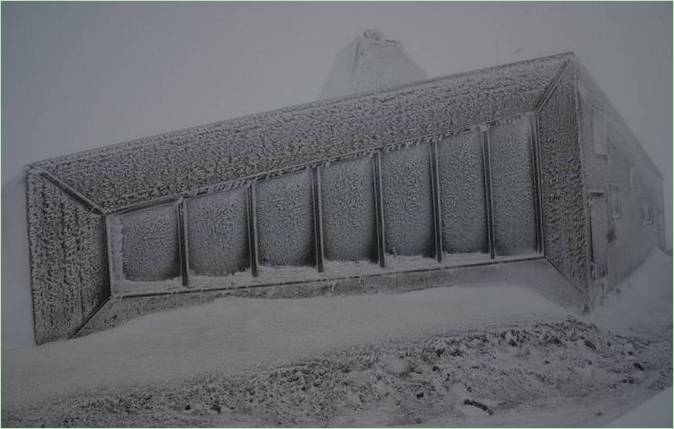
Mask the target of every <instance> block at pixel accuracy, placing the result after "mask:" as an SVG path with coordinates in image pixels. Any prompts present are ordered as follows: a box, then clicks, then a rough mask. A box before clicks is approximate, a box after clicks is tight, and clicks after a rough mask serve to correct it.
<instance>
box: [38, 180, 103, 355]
mask: <svg viewBox="0 0 674 429" xmlns="http://www.w3.org/2000/svg"><path fill="white" fill-rule="evenodd" d="M26 180H27V194H28V201H27V209H28V241H29V247H30V260H31V290H32V296H33V309H34V317H33V320H34V325H35V341H36V342H37V343H38V344H39V343H43V342H45V341H50V340H53V339H56V338H60V337H62V336H63V335H69V334H73V333H75V331H76V330H77V329H78V328H79V327H80V325H81V324H82V323H84V322H85V320H86V319H87V318H88V316H89V315H90V314H91V313H92V312H93V311H94V310H95V309H96V308H97V307H98V306H99V305H100V304H101V303H103V301H104V300H105V299H106V298H107V296H108V295H109V294H110V292H109V282H108V274H107V261H106V250H105V223H104V220H103V217H102V216H99V215H96V214H94V213H91V212H90V211H89V210H87V209H86V208H85V207H83V206H82V205H80V204H79V203H77V202H75V201H74V200H73V199H72V198H70V197H69V196H68V195H67V194H66V193H64V192H63V191H62V190H61V189H59V188H58V187H57V186H55V185H54V184H53V183H52V182H50V181H49V180H47V179H45V178H43V177H41V176H38V175H35V174H32V173H29V174H28V175H27V178H26Z"/></svg>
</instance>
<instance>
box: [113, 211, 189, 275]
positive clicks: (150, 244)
mask: <svg viewBox="0 0 674 429" xmlns="http://www.w3.org/2000/svg"><path fill="white" fill-rule="evenodd" d="M121 222H122V264H123V273H124V277H125V278H126V279H127V280H132V281H137V280H140V281H143V280H145V281H157V280H169V279H172V278H174V277H177V276H178V275H180V266H179V256H178V227H177V216H176V207H175V205H174V204H165V205H162V206H158V207H153V208H149V209H144V210H139V211H136V212H131V213H127V214H125V215H123V216H122V217H121Z"/></svg>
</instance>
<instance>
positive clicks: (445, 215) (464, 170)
mask: <svg viewBox="0 0 674 429" xmlns="http://www.w3.org/2000/svg"><path fill="white" fill-rule="evenodd" d="M438 175H439V179H440V208H441V213H442V244H443V247H444V251H445V252H448V253H476V252H479V253H486V252H488V243H487V216H486V208H485V191H484V169H483V161H482V138H481V133H480V132H479V131H474V132H470V133H464V134H460V135H457V136H453V137H450V138H448V139H447V140H445V141H443V142H441V143H440V144H438Z"/></svg>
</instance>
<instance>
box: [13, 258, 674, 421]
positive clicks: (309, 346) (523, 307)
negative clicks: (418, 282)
mask: <svg viewBox="0 0 674 429" xmlns="http://www.w3.org/2000/svg"><path fill="white" fill-rule="evenodd" d="M647 283H648V285H646V284H647ZM645 285H646V286H645ZM620 290H621V292H620V294H616V295H615V296H613V297H611V298H609V299H607V300H606V302H605V304H604V306H603V307H602V308H600V309H599V310H598V311H597V312H596V313H595V314H591V315H589V316H578V315H574V314H572V312H571V311H570V310H569V309H568V308H562V307H561V306H559V305H557V304H555V303H554V302H552V301H549V300H546V299H544V298H543V297H542V296H540V295H538V294H537V293H536V292H534V291H532V290H530V289H525V288H522V287H518V286H517V285H515V284H512V283H511V282H510V283H509V282H508V281H506V280H502V283H501V284H488V285H484V286H472V287H466V286H456V287H451V288H437V289H426V290H422V291H415V292H409V293H404V294H395V295H385V294H377V295H358V296H334V297H317V298H306V299H274V300H266V299H250V298H249V299H245V298H223V299H221V300H218V301H214V302H212V303H211V304H207V305H204V306H201V307H193V308H183V309H178V310H173V311H167V312H164V313H158V314H153V315H149V316H146V317H143V318H140V319H136V320H133V321H130V322H128V323H126V324H124V325H121V326H119V327H117V328H114V329H111V330H109V331H104V332H100V333H97V334H93V335H90V336H87V337H83V338H79V339H76V340H71V341H67V342H61V343H52V344H48V345H46V346H41V347H37V348H25V349H17V350H9V351H4V352H3V358H4V360H3V391H2V393H3V404H2V416H3V425H8V424H9V425H12V426H14V425H28V426H39V425H41V424H45V425H56V426H78V425H79V426H82V425H84V426H87V425H98V426H100V425H103V426H110V425H122V426H124V425H127V426H146V425H151V426H157V425H160V426H161V425H169V426H170V425H178V426H231V425H235V426H236V425H238V426H260V425H277V426H279V425H280V426H290V425H293V426H307V425H308V426H317V425H332V426H351V425H356V426H363V425H365V426H381V425H394V426H403V425H415V426H416V425H423V426H427V425H430V426H543V425H551V426H566V425H580V426H604V425H613V426H624V425H633V424H634V425H636V426H643V425H650V424H653V422H666V423H668V425H669V426H671V406H670V407H669V408H667V407H664V406H663V404H664V401H663V396H662V394H661V395H660V396H657V397H656V398H654V399H652V400H651V401H648V402H646V403H644V404H643V405H641V406H639V404H640V403H642V402H644V401H646V400H648V399H649V398H651V397H653V396H654V395H656V394H657V393H658V392H659V391H662V390H663V389H667V388H670V387H671V377H672V361H671V355H672V342H671V257H669V256H667V255H664V254H662V253H660V252H659V251H654V252H653V253H652V255H651V257H650V258H649V260H648V261H647V262H646V264H644V265H643V266H642V267H641V268H640V269H638V270H637V271H635V272H634V273H633V275H632V276H631V277H630V278H629V279H628V280H627V281H626V282H624V283H623V284H622V285H621V286H620ZM639 293H641V295H642V298H640V299H638V300H636V299H635V298H634V297H636V296H637V295H638V294H639ZM668 294H669V295H668ZM667 296H669V297H670V299H669V300H666V297H667ZM628 303H631V304H632V307H631V308H628V305H627V304H628ZM621 309H623V310H625V314H626V317H625V319H624V320H623V321H622V324H623V325H620V324H616V323H613V322H612V319H610V318H608V316H607V315H608V314H611V312H613V311H619V310H621ZM649 311H650V312H651V313H650V314H649V313H648V312H649ZM667 314H668V318H667ZM652 316H655V317H652ZM653 319H654V320H653ZM593 321H596V322H597V323H596V325H595V324H593V323H592V322H593ZM654 322H655V323H654ZM649 323H650V325H649ZM645 327H648V332H647V333H644V332H643V330H640V329H639V328H641V329H644V328H645ZM606 328H609V329H606ZM665 395H670V396H669V397H670V398H671V390H669V393H666V394H665ZM665 398H666V396H665ZM670 403H671V401H670ZM625 413H627V414H626V415H624V416H622V417H621V414H625ZM644 418H646V420H644ZM616 419H617V420H616ZM626 422H627V423H626Z"/></svg>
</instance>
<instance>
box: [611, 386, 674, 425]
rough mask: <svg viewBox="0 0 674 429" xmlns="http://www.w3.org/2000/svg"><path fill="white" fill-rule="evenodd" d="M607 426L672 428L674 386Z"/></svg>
mask: <svg viewBox="0 0 674 429" xmlns="http://www.w3.org/2000/svg"><path fill="white" fill-rule="evenodd" d="M606 427H612V428H643V427H650V428H671V427H672V388H671V387H670V388H669V389H665V390H663V391H662V392H660V393H658V394H657V395H655V396H653V397H652V398H651V399H649V400H648V401H646V402H644V403H643V404H641V405H639V406H638V407H637V408H635V409H633V410H632V411H629V412H627V413H626V414H624V415H622V416H621V417H618V418H617V419H615V420H613V421H612V422H611V423H609V424H607V425H606Z"/></svg>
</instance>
